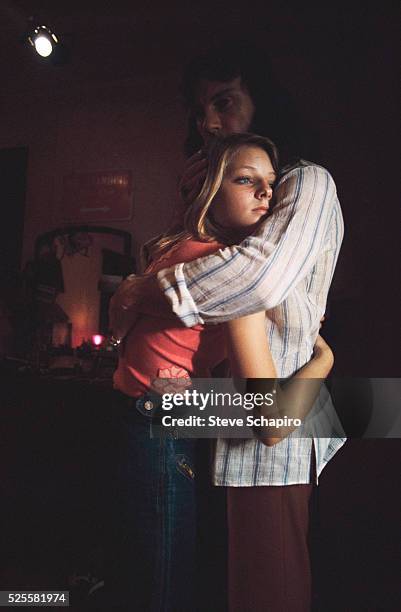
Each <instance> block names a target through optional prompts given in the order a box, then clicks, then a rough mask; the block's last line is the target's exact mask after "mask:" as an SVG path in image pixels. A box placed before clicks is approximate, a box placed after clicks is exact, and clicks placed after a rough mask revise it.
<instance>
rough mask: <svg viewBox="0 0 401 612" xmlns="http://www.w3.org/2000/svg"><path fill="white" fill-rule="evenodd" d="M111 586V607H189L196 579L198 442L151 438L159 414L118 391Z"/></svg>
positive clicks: (143, 610) (154, 611)
mask: <svg viewBox="0 0 401 612" xmlns="http://www.w3.org/2000/svg"><path fill="white" fill-rule="evenodd" d="M116 397H117V398H119V399H118V400H117V401H116V405H115V406H114V408H113V409H114V411H115V423H116V430H115V432H114V434H115V447H116V451H117V460H116V465H115V469H114V470H113V471H114V476H113V481H114V482H113V483H112V491H113V493H112V503H111V507H112V515H111V520H112V530H111V535H112V538H111V541H110V546H109V572H108V576H107V578H106V590H107V591H108V592H109V593H110V597H111V601H110V605H112V609H120V610H132V611H136V610H138V611H140V612H188V610H192V609H194V596H195V581H196V508H195V482H194V477H195V475H194V461H195V445H196V440H191V439H175V437H174V436H173V435H172V434H171V433H170V434H166V435H164V436H163V437H156V438H151V431H152V423H154V417H152V416H150V415H149V416H148V415H147V414H146V411H142V413H141V412H140V411H139V409H138V408H137V407H136V405H135V401H132V400H129V399H127V400H124V398H121V396H119V394H116Z"/></svg>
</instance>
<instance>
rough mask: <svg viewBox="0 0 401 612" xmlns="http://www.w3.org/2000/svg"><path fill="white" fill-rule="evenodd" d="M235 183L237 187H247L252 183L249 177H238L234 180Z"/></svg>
mask: <svg viewBox="0 0 401 612" xmlns="http://www.w3.org/2000/svg"><path fill="white" fill-rule="evenodd" d="M235 182H236V183H238V184H239V185H249V184H250V183H251V182H252V181H251V179H250V178H249V176H239V177H238V178H237V179H235Z"/></svg>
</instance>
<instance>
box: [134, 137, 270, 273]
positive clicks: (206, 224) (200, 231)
mask: <svg viewBox="0 0 401 612" xmlns="http://www.w3.org/2000/svg"><path fill="white" fill-rule="evenodd" d="M243 147H258V148H260V149H263V150H264V151H266V153H267V155H268V156H269V158H270V161H271V164H272V166H273V169H274V171H275V172H276V174H278V171H279V164H278V152H277V148H276V146H275V144H274V143H273V142H272V141H271V140H269V138H265V137H263V136H257V135H256V134H248V133H243V134H230V136H226V137H224V138H215V139H213V141H212V143H211V144H210V145H208V147H207V148H206V150H205V154H206V158H207V160H208V162H209V165H208V169H207V173H206V178H205V181H204V183H203V185H202V189H201V190H200V193H199V194H198V195H197V196H196V197H195V199H194V200H193V202H191V203H190V204H189V206H188V208H187V209H186V211H185V214H184V216H183V219H182V220H181V222H180V223H178V224H176V225H175V226H173V227H171V228H169V229H168V230H167V232H166V233H165V234H163V235H162V236H161V237H158V238H156V239H153V240H151V241H150V242H148V243H147V244H146V245H145V246H144V254H145V259H146V261H147V263H149V262H150V261H151V260H155V259H157V258H158V257H160V255H162V254H164V253H165V252H166V251H168V250H169V249H170V248H171V247H172V246H174V245H175V244H177V243H178V242H180V241H181V240H184V239H187V238H195V239H196V240H200V241H202V242H211V241H213V240H218V241H219V242H223V243H227V244H229V243H232V242H233V236H232V234H230V233H228V232H227V230H224V229H223V228H221V227H217V226H216V224H214V223H213V221H212V219H211V218H210V215H208V212H209V209H210V206H211V204H212V202H213V200H214V198H215V196H216V194H217V192H218V191H219V189H220V187H221V184H222V182H223V178H224V175H225V173H226V170H227V167H228V166H229V164H230V162H231V161H232V159H233V157H234V156H235V155H236V153H238V151H239V150H240V149H242V148H243Z"/></svg>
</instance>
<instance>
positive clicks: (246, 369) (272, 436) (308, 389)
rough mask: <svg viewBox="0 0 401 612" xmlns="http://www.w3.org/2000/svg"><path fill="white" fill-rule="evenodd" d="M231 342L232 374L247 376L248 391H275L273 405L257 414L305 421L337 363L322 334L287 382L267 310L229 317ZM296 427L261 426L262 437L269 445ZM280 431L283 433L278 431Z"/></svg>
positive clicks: (228, 338) (228, 342)
mask: <svg viewBox="0 0 401 612" xmlns="http://www.w3.org/2000/svg"><path fill="white" fill-rule="evenodd" d="M226 327H227V345H228V353H229V357H230V365H231V370H232V375H233V376H235V377H239V378H247V379H250V380H248V385H247V391H248V392H252V393H266V390H267V388H268V391H269V392H274V394H275V402H274V405H273V406H272V407H266V406H264V407H261V408H259V409H258V414H257V416H263V417H265V418H267V419H271V418H275V419H279V418H281V419H283V417H284V416H286V417H288V419H289V418H291V419H300V420H301V421H303V420H304V419H305V418H306V416H307V415H308V414H309V412H310V410H311V409H312V407H313V405H314V403H315V401H316V399H317V397H318V395H319V392H320V388H321V385H322V382H323V380H324V379H325V378H326V377H327V376H328V374H329V372H330V370H331V368H332V367H333V363H334V358H333V353H332V351H331V349H330V347H329V346H328V345H327V344H326V342H325V341H324V340H323V338H321V337H320V336H318V339H317V341H316V345H315V351H314V355H313V357H312V359H311V361H309V362H308V363H307V364H306V365H305V366H304V367H303V368H301V369H300V370H299V371H298V372H297V373H296V374H295V375H294V376H293V377H292V378H291V379H289V380H288V381H286V382H285V383H284V385H280V384H278V382H277V380H276V378H277V372H276V368H275V365H274V362H273V358H272V355H271V351H270V347H269V345H268V342H267V337H266V331H265V313H264V312H261V313H257V314H256V315H249V316H247V317H242V318H240V319H235V320H233V321H229V322H228V323H227V324H226ZM295 429H296V426H290V427H280V428H276V427H270V428H269V427H260V428H257V435H258V437H259V439H260V440H261V441H262V442H263V443H264V444H267V445H268V446H272V445H274V444H277V442H280V441H281V440H282V439H283V438H284V437H286V436H287V435H289V434H290V433H291V432H292V431H294V430H295ZM277 434H279V435H277Z"/></svg>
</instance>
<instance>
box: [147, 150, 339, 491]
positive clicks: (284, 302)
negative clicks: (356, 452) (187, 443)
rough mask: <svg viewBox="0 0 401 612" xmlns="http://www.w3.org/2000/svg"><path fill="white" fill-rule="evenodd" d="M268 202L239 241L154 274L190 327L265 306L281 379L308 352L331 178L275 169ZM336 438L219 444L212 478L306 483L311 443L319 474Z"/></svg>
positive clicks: (330, 253)
mask: <svg viewBox="0 0 401 612" xmlns="http://www.w3.org/2000/svg"><path fill="white" fill-rule="evenodd" d="M275 202H276V203H275V205H274V208H273V211H272V213H271V215H270V216H269V217H268V218H267V219H266V221H265V222H264V223H263V224H261V225H260V227H259V228H258V230H257V231H256V232H255V233H254V234H253V235H252V236H249V237H248V238H246V239H245V240H244V241H243V242H242V243H241V244H240V245H238V246H231V247H227V248H225V249H222V250H219V251H218V252H217V253H215V254H213V255H210V256H208V257H205V258H202V259H198V260H195V261H193V262H190V263H186V264H179V265H177V266H175V267H173V268H169V269H166V270H162V271H160V272H159V273H158V280H159V284H160V286H161V288H162V289H163V291H164V293H165V296H166V298H167V299H168V300H169V301H170V303H171V305H172V308H173V310H174V312H175V313H176V315H177V316H178V317H179V318H180V319H181V321H182V322H183V323H184V324H185V325H187V326H189V327H190V326H193V325H196V324H198V323H210V324H213V323H222V322H224V321H228V320H231V319H234V318H237V317H242V316H245V315H249V314H252V313H255V312H258V311H260V310H266V333H267V336H268V340H269V345H270V347H271V351H272V356H273V359H274V362H275V365H276V369H277V372H278V375H279V376H280V377H282V378H286V377H289V376H291V375H292V374H293V373H294V372H296V371H297V370H298V369H299V368H301V367H302V366H303V365H305V363H307V362H308V361H309V360H310V358H311V356H312V352H313V346H314V343H315V340H316V337H317V335H318V333H319V324H320V319H321V318H322V316H323V314H324V312H325V308H326V300H327V293H328V290H329V287H330V283H331V280H332V277H333V273H334V268H335V265H336V262H337V258H338V254H339V250H340V246H341V242H342V238H343V233H344V226H343V219H342V214H341V209H340V205H339V202H338V198H337V193H336V187H335V184H334V181H333V179H332V177H331V176H330V174H329V173H328V172H327V170H325V169H324V168H322V167H320V166H317V165H314V164H311V163H310V162H305V161H301V162H300V163H299V165H297V166H296V167H295V168H292V169H291V170H289V171H288V172H287V173H286V174H284V176H283V177H282V178H281V179H280V182H279V183H278V185H277V187H276V190H275ZM321 401H322V402H324V401H326V400H325V399H321ZM344 442H345V438H344V437H332V438H330V437H327V438H314V439H313V438H301V437H299V434H297V435H295V433H293V434H291V435H290V436H288V437H287V438H284V439H283V440H281V441H280V442H279V443H277V444H276V445H274V446H271V447H268V446H265V445H264V444H262V443H261V442H259V441H258V440H254V439H253V440H245V441H238V440H218V442H217V448H216V457H215V464H214V482H215V484H216V485H222V486H256V485H290V484H303V483H309V482H310V465H311V454H312V450H313V443H314V448H315V454H316V470H317V477H318V476H319V474H320V473H321V471H322V470H323V468H324V466H325V465H326V464H327V462H328V461H329V460H330V458H331V457H332V456H333V455H334V454H335V452H336V451H337V450H338V449H339V448H340V447H341V446H342V445H343V444H344Z"/></svg>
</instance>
